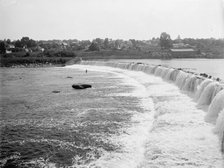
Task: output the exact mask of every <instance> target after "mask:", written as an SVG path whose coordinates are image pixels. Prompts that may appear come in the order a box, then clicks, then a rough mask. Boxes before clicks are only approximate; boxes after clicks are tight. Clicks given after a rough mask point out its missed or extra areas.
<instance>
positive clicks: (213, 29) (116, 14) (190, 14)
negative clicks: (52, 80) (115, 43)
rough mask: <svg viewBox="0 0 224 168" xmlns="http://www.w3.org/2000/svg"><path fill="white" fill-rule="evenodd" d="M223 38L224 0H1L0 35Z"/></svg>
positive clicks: (87, 37)
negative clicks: (163, 33)
mask: <svg viewBox="0 0 224 168" xmlns="http://www.w3.org/2000/svg"><path fill="white" fill-rule="evenodd" d="M162 32H166V33H168V34H170V36H171V38H172V39H176V38H177V36H178V35H180V37H181V38H211V37H212V38H224V0H0V39H8V38H9V39H12V40H16V39H21V38H22V37H24V36H28V37H30V38H32V39H34V40H50V39H61V40H62V39H79V40H86V39H89V40H92V39H94V38H112V39H124V40H128V39H137V40H149V39H151V38H153V37H159V36H160V34H161V33H162Z"/></svg>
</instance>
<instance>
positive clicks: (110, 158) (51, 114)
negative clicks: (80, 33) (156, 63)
mask: <svg viewBox="0 0 224 168" xmlns="http://www.w3.org/2000/svg"><path fill="white" fill-rule="evenodd" d="M84 64H85V63H84ZM88 64H89V63H88ZM96 65H97V66H96ZM98 65H101V64H98V63H96V64H94V63H91V65H73V66H68V67H65V68H37V69H32V68H30V69H23V68H20V69H1V76H0V77H1V81H2V83H1V106H0V107H1V112H2V113H1V118H0V119H1V148H0V149H1V156H0V166H1V167H13V166H14V167H98V168H99V167H102V168H104V167H106V168H117V167H120V168H132V167H133V168H144V167H154V168H166V167H175V168H179V167H181V168H193V167H197V168H198V167H201V168H204V167H210V168H222V167H223V156H222V153H221V146H220V142H219V139H218V137H217V136H216V135H215V134H213V132H214V125H213V124H210V123H208V122H205V121H204V117H205V114H206V112H205V111H206V110H205V109H208V106H206V105H205V103H208V102H207V99H206V100H204V99H203V100H201V102H202V104H203V106H200V107H199V106H198V105H197V103H196V101H195V100H194V99H193V96H192V95H191V94H190V93H189V92H185V91H184V90H192V93H193V91H194V89H195V88H194V87H193V84H192V81H195V80H189V82H188V83H190V84H189V85H186V86H185V87H184V88H185V89H184V90H182V91H180V89H179V87H178V85H179V86H180V85H181V83H183V82H178V83H177V86H176V85H175V84H173V83H168V82H166V81H163V80H162V78H160V77H159V76H161V72H162V68H161V70H160V69H158V68H157V69H154V70H155V75H150V74H148V73H144V72H142V71H130V70H131V69H136V70H141V67H140V66H139V65H138V64H135V65H133V67H132V68H131V69H130V70H122V69H120V68H111V67H106V66H98ZM102 65H104V64H102ZM114 65H115V64H114ZM127 65H128V64H127ZM125 66H126V65H125ZM128 66H129V65H128ZM120 67H121V68H122V67H123V65H122V66H120ZM129 68H130V67H129ZM86 69H88V73H85V70H86ZM126 69H127V66H126ZM154 70H153V71H154ZM170 72H171V71H170ZM170 75H171V76H172V73H170ZM157 76H158V77H157ZM182 76H184V74H183V75H182ZM182 76H181V77H179V78H180V79H179V81H181V79H182V78H183V77H182ZM170 78H171V77H170ZM173 78H174V77H173ZM79 82H81V83H89V84H91V85H92V86H93V87H92V88H90V89H86V90H74V89H73V88H72V87H71V85H72V84H73V83H79ZM201 82H202V81H201ZM194 83H195V82H194ZM207 83H208V84H209V82H207ZM191 85H192V86H191ZM205 85H206V84H203V86H205ZM187 86H191V87H189V88H188V87H187ZM211 88H213V87H211ZM55 90H56V91H60V92H59V93H54V92H52V91H55ZM201 92H202V93H204V92H203V89H201ZM198 94H199V93H198ZM204 94H205V93H204ZM200 95H201V94H200ZM221 96H222V95H221ZM214 99H215V98H214ZM216 99H217V102H219V101H220V99H219V98H216ZM215 107H217V108H218V106H215ZM220 108H222V107H221V106H220ZM212 110H214V111H217V110H215V109H214V108H212ZM212 110H210V111H212ZM211 114H213V115H214V113H212V112H211ZM208 118H209V119H210V117H208ZM222 121H223V120H222V117H219V119H218V121H217V123H219V124H218V125H217V127H216V132H219V131H220V127H222Z"/></svg>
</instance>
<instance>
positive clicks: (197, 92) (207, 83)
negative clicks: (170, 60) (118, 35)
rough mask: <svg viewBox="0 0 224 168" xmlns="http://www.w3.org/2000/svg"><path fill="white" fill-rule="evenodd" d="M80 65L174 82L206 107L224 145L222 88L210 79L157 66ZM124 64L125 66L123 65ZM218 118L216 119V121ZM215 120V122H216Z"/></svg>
mask: <svg viewBox="0 0 224 168" xmlns="http://www.w3.org/2000/svg"><path fill="white" fill-rule="evenodd" d="M82 64H90V65H104V66H112V67H117V68H123V69H128V70H137V71H143V72H145V73H147V74H154V75H155V76H160V77H162V78H163V79H164V80H166V81H172V82H174V83H175V84H176V85H177V86H178V87H179V88H180V89H181V90H184V91H188V92H191V93H193V95H194V100H196V101H197V102H198V105H206V106H208V112H207V115H206V117H205V120H206V121H209V122H214V124H216V126H215V132H216V133H217V134H218V135H219V138H220V141H221V142H222V145H224V136H223V131H224V124H223V123H224V89H223V88H224V86H223V84H220V83H219V82H216V81H214V80H212V79H208V78H204V77H201V76H200V75H198V74H192V73H189V72H185V71H184V70H181V69H174V68H167V67H163V66H160V65H159V66H158V65H146V64H139V63H122V64H119V63H116V66H115V65H114V64H110V63H109V62H101V63H100V62H94V63H93V62H92V61H84V62H82ZM124 64H126V66H125V65H124ZM217 117H218V119H217ZM216 119H217V120H216Z"/></svg>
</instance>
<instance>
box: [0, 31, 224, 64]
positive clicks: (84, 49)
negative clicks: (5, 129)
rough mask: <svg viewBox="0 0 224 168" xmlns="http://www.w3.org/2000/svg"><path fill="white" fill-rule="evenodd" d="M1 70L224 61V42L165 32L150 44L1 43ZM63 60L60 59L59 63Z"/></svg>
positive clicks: (27, 39) (27, 40)
mask: <svg viewBox="0 0 224 168" xmlns="http://www.w3.org/2000/svg"><path fill="white" fill-rule="evenodd" d="M0 55H1V66H11V65H15V64H24V63H26V64H30V63H46V62H47V63H65V62H66V61H68V60H69V59H71V58H74V57H81V58H82V59H172V58H224V39H215V38H209V39H193V38H181V36H180V35H178V36H177V37H176V38H175V39H171V37H170V35H169V34H168V33H166V32H162V33H161V34H160V37H153V38H152V39H149V40H136V39H129V40H122V39H116V40H115V39H110V38H105V39H101V38H96V39H93V40H92V41H90V40H77V39H68V40H34V39H31V38H30V37H22V38H21V39H20V40H10V39H4V40H0ZM59 58H60V59H59Z"/></svg>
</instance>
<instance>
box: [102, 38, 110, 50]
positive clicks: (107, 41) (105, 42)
mask: <svg viewBox="0 0 224 168" xmlns="http://www.w3.org/2000/svg"><path fill="white" fill-rule="evenodd" d="M103 45H104V48H109V39H108V38H105V40H104V42H103Z"/></svg>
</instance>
